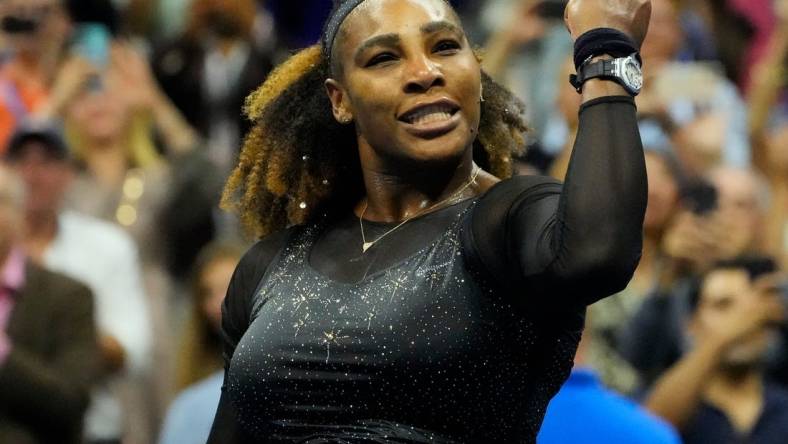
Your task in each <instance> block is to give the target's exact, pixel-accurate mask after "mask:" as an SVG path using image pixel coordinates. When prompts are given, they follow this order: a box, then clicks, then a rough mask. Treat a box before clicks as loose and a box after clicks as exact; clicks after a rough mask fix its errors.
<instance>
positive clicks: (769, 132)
mask: <svg viewBox="0 0 788 444" xmlns="http://www.w3.org/2000/svg"><path fill="white" fill-rule="evenodd" d="M775 9H776V12H777V17H778V19H779V20H778V24H777V29H776V30H775V32H774V33H773V35H772V38H771V40H770V41H769V43H768V46H767V51H766V53H765V56H764V57H763V58H762V59H761V61H760V62H759V63H758V64H757V65H756V66H755V67H753V78H754V80H755V81H754V82H753V85H752V88H751V89H750V94H749V97H748V99H749V102H750V103H749V105H750V107H749V112H750V137H751V139H752V145H753V163H754V164H755V165H756V166H757V167H758V168H759V169H760V170H761V171H762V172H763V173H764V174H765V175H766V177H767V179H768V180H769V184H770V185H771V188H772V192H773V194H774V199H773V201H772V202H773V205H772V206H771V209H770V214H769V218H768V219H769V221H768V224H769V226H768V227H767V234H766V238H767V241H766V244H767V245H768V246H770V247H771V248H772V250H771V253H772V254H773V255H775V256H776V257H778V258H780V261H781V263H782V264H783V265H784V266H785V265H788V244H787V243H786V241H788V237H786V236H785V233H786V221H788V156H786V153H788V151H786V150H785V147H786V146H788V94H786V93H788V88H786V86H788V83H786V76H785V73H786V67H788V63H786V61H788V1H786V0H780V1H777V2H775Z"/></svg>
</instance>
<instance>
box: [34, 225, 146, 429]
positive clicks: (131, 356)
mask: <svg viewBox="0 0 788 444" xmlns="http://www.w3.org/2000/svg"><path fill="white" fill-rule="evenodd" d="M44 264H45V265H46V266H47V267H48V268H50V269H52V270H54V271H58V272H61V273H63V274H65V275H67V276H69V277H71V278H74V279H77V280H79V281H81V282H84V283H85V284H86V285H87V286H88V287H90V289H91V290H92V291H93V295H94V301H95V307H96V310H95V313H96V323H97V327H98V329H99V332H102V333H106V334H109V335H111V336H113V337H114V338H115V339H117V341H118V342H119V343H120V344H121V345H122V346H123V348H124V350H125V353H126V368H125V370H124V372H123V373H121V374H119V375H117V376H116V377H114V378H112V379H113V381H108V384H106V385H101V386H100V387H99V388H98V389H97V390H95V391H94V393H93V396H92V400H91V406H90V408H89V409H88V413H87V417H86V423H85V433H86V435H87V436H88V437H90V438H107V439H111V438H118V437H120V436H121V434H122V430H123V412H122V409H121V407H120V403H119V402H118V400H117V396H115V395H114V394H113V391H112V387H111V386H112V384H113V382H116V381H117V380H118V379H119V378H133V377H136V376H139V375H141V374H144V373H145V372H146V371H147V370H148V368H149V366H150V349H151V334H150V332H151V324H150V317H149V313H148V307H147V304H146V298H145V294H144V289H143V284H142V275H141V272H140V263H139V257H138V253H137V248H136V246H135V245H134V241H133V240H132V239H131V237H130V236H129V235H128V234H127V233H126V232H124V231H123V230H122V229H121V228H119V227H116V226H114V225H112V224H110V223H107V222H104V221H101V220H99V219H95V218H92V217H89V216H85V215H82V214H79V213H75V212H72V211H64V212H62V213H61V214H60V215H59V216H58V231H57V235H56V237H55V239H54V241H53V242H52V243H51V244H50V246H49V248H48V249H47V251H46V252H45V253H44Z"/></svg>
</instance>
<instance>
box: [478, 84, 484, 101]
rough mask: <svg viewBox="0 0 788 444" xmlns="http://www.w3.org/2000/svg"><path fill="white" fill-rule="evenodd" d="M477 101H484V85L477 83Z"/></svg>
mask: <svg viewBox="0 0 788 444" xmlns="http://www.w3.org/2000/svg"><path fill="white" fill-rule="evenodd" d="M479 101H480V102H481V103H484V86H483V85H479Z"/></svg>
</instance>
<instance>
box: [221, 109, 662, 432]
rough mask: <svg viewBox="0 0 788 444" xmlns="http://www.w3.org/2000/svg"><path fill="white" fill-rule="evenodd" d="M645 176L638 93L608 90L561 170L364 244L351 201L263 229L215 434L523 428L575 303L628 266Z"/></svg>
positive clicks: (232, 322) (583, 302)
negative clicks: (561, 177) (277, 229)
mask: <svg viewBox="0 0 788 444" xmlns="http://www.w3.org/2000/svg"><path fill="white" fill-rule="evenodd" d="M646 188H647V187H646V172H645V164H644V160H643V152H642V146H641V142H640V137H639V133H638V129H637V123H636V117H635V106H634V101H633V100H632V99H631V98H628V97H618V96H614V97H604V98H600V99H595V100H592V101H589V102H586V103H585V104H583V105H582V107H581V109H580V123H579V131H578V135H577V138H576V142H575V146H574V151H573V154H572V159H571V162H570V166H569V171H568V173H567V176H566V180H565V183H564V184H563V185H562V184H561V183H559V182H558V181H555V180H553V179H550V178H545V177H537V176H520V177H514V178H512V179H508V180H504V181H502V182H500V183H498V184H497V185H495V186H494V187H493V188H491V189H490V190H488V191H487V192H486V193H485V194H484V195H482V196H480V197H478V198H474V199H469V200H466V201H463V202H460V203H457V204H455V205H452V206H450V207H446V208H443V209H440V210H437V211H434V212H432V213H430V214H427V215H424V216H421V217H418V218H416V219H414V220H412V221H411V222H408V223H407V224H405V225H403V226H402V227H400V228H398V229H397V230H395V231H393V232H391V234H389V235H387V236H386V237H385V238H383V239H382V240H381V241H379V242H377V243H376V244H375V246H373V247H372V248H371V249H370V250H369V251H367V252H366V253H363V254H362V252H361V233H360V229H359V223H358V219H357V217H356V216H354V215H353V214H348V215H346V216H344V217H339V218H335V219H330V220H323V221H321V222H319V223H316V224H313V225H312V226H308V227H294V228H290V229H288V230H286V231H283V232H281V233H277V234H274V235H272V236H269V237H268V238H266V239H264V240H262V241H260V242H258V243H257V244H256V245H255V246H254V247H252V249H251V250H250V251H249V252H248V253H247V254H246V255H245V257H244V258H243V259H242V260H241V263H240V264H239V266H238V267H237V269H236V271H235V275H234V276H233V279H232V282H231V285H230V289H229V291H228V294H227V298H226V300H225V302H224V306H223V321H222V328H223V337H224V358H225V363H226V371H225V381H224V385H223V388H222V396H221V401H220V403H219V407H218V411H217V415H216V419H215V421H214V425H213V429H212V432H211V438H210V439H209V442H211V443H236V442H237V443H241V442H243V443H246V442H314V443H317V442H354V443H355V442H467V443H473V442H533V441H534V440H535V437H536V433H537V432H538V429H539V426H540V425H541V421H542V419H543V416H544V412H545V409H546V407H547V403H548V402H549V400H550V398H551V397H552V396H553V395H554V394H555V393H556V392H557V390H558V389H559V387H560V385H561V384H562V383H563V381H564V380H565V379H566V377H567V376H568V374H569V371H570V370H571V367H572V360H573V357H574V353H575V350H576V347H577V343H578V341H579V337H580V332H581V330H582V324H583V317H584V313H585V307H586V306H587V305H588V304H590V303H593V302H594V301H596V300H599V299H600V298H603V297H605V296H607V295H610V294H612V293H615V292H617V291H619V290H621V289H623V288H624V287H625V286H626V284H627V283H628V282H629V280H630V278H631V276H632V273H633V272H634V269H635V267H636V266H637V263H638V260H639V258H640V252H641V247H642V223H643V215H644V213H645V206H646V197H647V189H646ZM393 226H394V225H393V224H381V223H375V222H371V221H370V222H366V221H365V223H364V228H365V234H366V236H367V238H372V239H376V238H377V237H378V236H380V235H382V234H383V233H385V232H387V231H388V230H390V229H391V228H392V227H393Z"/></svg>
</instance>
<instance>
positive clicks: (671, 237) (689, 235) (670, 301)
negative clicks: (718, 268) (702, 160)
mask: <svg viewBox="0 0 788 444" xmlns="http://www.w3.org/2000/svg"><path fill="white" fill-rule="evenodd" d="M709 180H710V181H711V183H712V184H713V186H714V189H715V190H716V194H717V198H716V205H715V207H716V209H715V210H713V211H711V212H708V213H704V214H698V213H697V212H695V211H692V210H690V209H688V208H689V206H690V204H689V202H688V201H687V200H686V198H685V199H684V201H683V202H682V207H681V208H679V209H678V211H677V214H676V215H675V217H673V218H672V220H671V222H670V224H669V226H668V228H667V230H666V232H665V234H664V236H663V239H662V245H661V249H662V253H663V257H662V259H661V265H660V272H659V275H658V277H657V281H656V282H655V287H654V289H653V290H652V291H651V292H650V294H648V295H647V297H646V298H645V300H644V301H643V303H642V305H641V306H640V308H639V309H638V310H637V312H636V313H635V314H634V315H633V316H632V318H631V320H630V322H629V323H628V325H627V326H626V327H624V328H623V329H622V331H621V334H620V335H619V336H618V339H619V342H618V344H619V347H618V350H619V352H620V353H621V354H622V356H624V357H625V358H626V359H627V361H629V362H630V363H631V364H632V365H634V367H635V368H637V369H638V372H639V374H640V377H641V379H642V381H643V386H644V387H648V386H650V385H651V383H653V381H654V379H655V378H656V377H658V376H659V375H660V374H661V373H662V372H663V371H664V370H665V369H666V368H667V367H669V366H670V365H672V364H673V363H674V362H675V361H676V360H677V359H678V358H679V357H680V356H681V355H682V354H683V352H684V350H685V349H686V348H687V346H688V339H687V338H686V337H685V336H684V335H683V331H684V329H683V325H684V324H685V323H686V322H687V320H688V318H689V316H690V313H689V311H690V310H689V306H690V304H689V300H690V299H691V298H692V295H693V294H694V293H696V292H697V285H698V282H697V276H699V275H700V274H702V273H703V272H705V271H706V270H707V269H708V267H709V266H710V265H711V264H713V263H715V262H717V261H720V260H726V259H731V258H733V257H736V256H740V255H742V254H752V253H758V252H760V251H762V245H761V243H760V235H761V233H763V231H764V222H765V220H766V211H767V209H768V208H769V196H768V194H769V193H768V186H767V185H766V183H765V182H764V181H763V179H762V178H760V176H759V175H758V173H757V172H755V171H753V170H749V169H746V170H744V169H735V168H726V167H720V168H717V169H715V170H714V171H712V172H711V173H710V175H709Z"/></svg>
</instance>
